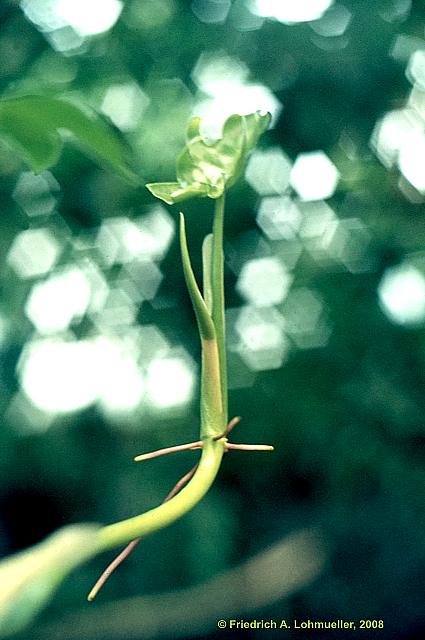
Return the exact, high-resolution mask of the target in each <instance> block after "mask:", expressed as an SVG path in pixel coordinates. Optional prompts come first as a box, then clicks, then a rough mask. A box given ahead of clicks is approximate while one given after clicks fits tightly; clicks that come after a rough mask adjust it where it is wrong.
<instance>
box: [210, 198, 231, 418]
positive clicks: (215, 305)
mask: <svg viewBox="0 0 425 640" xmlns="http://www.w3.org/2000/svg"><path fill="white" fill-rule="evenodd" d="M224 203H225V198H224V193H223V195H222V196H220V198H218V199H217V200H216V201H215V211H214V223H213V239H212V264H211V271H212V273H211V285H212V319H213V322H214V326H215V330H216V335H217V343H218V357H219V363H220V385H221V399H222V414H223V427H225V426H226V425H227V421H228V416H227V363H226V329H225V319H224V258H223V226H224Z"/></svg>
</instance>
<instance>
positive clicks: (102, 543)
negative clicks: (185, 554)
mask: <svg viewBox="0 0 425 640" xmlns="http://www.w3.org/2000/svg"><path fill="white" fill-rule="evenodd" d="M224 449H225V441H224V440H217V441H214V440H213V439H209V440H207V441H205V442H204V446H203V448H202V455H201V459H200V461H199V466H198V468H197V470H196V473H195V475H194V476H193V478H192V480H191V481H190V482H189V484H188V485H186V487H185V488H184V489H182V490H181V491H180V493H178V494H177V495H176V496H175V497H174V498H173V499H172V500H170V501H169V502H166V503H164V504H162V505H160V506H159V507H155V508H154V509H151V510H150V511H147V512H146V513H142V514H141V515H139V516H135V517H134V518H129V519H128V520H123V521H121V522H117V523H115V524H111V525H109V526H106V527H104V528H103V529H101V530H100V532H99V540H98V550H99V552H100V551H105V550H107V549H112V548H113V547H117V546H119V545H121V544H126V543H127V542H129V541H130V540H134V539H135V538H140V537H142V536H146V535H148V534H150V533H153V532H154V531H157V530H158V529H162V528H163V527H166V526H167V525H169V524H171V523H172V522H174V521H175V520H177V519H178V518H180V517H181V516H183V515H184V514H185V513H187V512H188V511H190V509H192V508H193V507H194V506H195V505H196V504H197V503H198V502H199V501H200V500H201V499H202V498H203V497H204V495H205V494H206V493H207V491H208V489H209V488H210V486H211V485H212V483H213V482H214V479H215V477H216V475H217V471H218V469H219V467H220V463H221V459H222V457H223V453H224Z"/></svg>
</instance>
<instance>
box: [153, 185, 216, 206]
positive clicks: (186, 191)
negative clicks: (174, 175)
mask: <svg viewBox="0 0 425 640" xmlns="http://www.w3.org/2000/svg"><path fill="white" fill-rule="evenodd" d="M146 188H147V189H149V191H150V192H151V193H152V194H153V195H154V196H155V197H156V198H159V199H160V200H163V201H164V202H166V203H167V204H175V203H176V202H181V200H187V199H188V198H193V197H194V196H205V195H207V189H206V187H205V186H204V185H200V184H199V185H196V184H192V185H190V187H182V186H181V185H180V183H179V182H154V183H150V184H147V185H146Z"/></svg>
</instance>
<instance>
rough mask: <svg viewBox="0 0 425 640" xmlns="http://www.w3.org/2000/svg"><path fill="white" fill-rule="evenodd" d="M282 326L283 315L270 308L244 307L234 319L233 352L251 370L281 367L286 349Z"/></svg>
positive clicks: (287, 346)
mask: <svg viewBox="0 0 425 640" xmlns="http://www.w3.org/2000/svg"><path fill="white" fill-rule="evenodd" d="M283 326H284V320H283V317H282V316H281V315H280V313H279V312H278V311H277V310H276V309H274V308H272V307H271V308H270V307H269V308H262V309H257V308H255V307H251V306H246V307H242V309H241V310H240V311H239V314H238V317H237V320H236V322H235V332H236V333H237V335H238V336H239V343H238V345H237V347H236V351H237V353H238V354H239V355H240V357H241V358H242V360H243V361H244V362H245V363H246V365H247V366H248V367H249V368H250V369H251V370H253V371H265V370H267V369H278V368H279V367H281V366H282V364H283V362H284V360H285V357H286V354H287V353H288V349H289V343H288V340H287V338H286V336H285V334H284V332H283Z"/></svg>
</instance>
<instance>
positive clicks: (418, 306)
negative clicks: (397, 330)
mask: <svg viewBox="0 0 425 640" xmlns="http://www.w3.org/2000/svg"><path fill="white" fill-rule="evenodd" d="M378 296H379V302H380V305H381V307H382V309H383V311H384V313H385V314H386V315H387V316H388V318H389V319H390V320H391V321H392V322H394V323H396V324H401V325H406V326H409V325H411V326H415V325H420V324H423V323H424V322H425V275H424V273H423V272H422V271H421V270H419V269H417V268H416V266H414V265H413V264H411V263H410V262H409V261H407V260H406V261H405V262H403V263H402V264H400V265H398V266H396V267H391V268H390V269H387V270H386V271H385V273H384V275H383V277H382V279H381V282H380V283H379V287H378Z"/></svg>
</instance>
